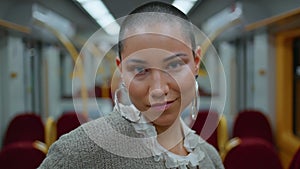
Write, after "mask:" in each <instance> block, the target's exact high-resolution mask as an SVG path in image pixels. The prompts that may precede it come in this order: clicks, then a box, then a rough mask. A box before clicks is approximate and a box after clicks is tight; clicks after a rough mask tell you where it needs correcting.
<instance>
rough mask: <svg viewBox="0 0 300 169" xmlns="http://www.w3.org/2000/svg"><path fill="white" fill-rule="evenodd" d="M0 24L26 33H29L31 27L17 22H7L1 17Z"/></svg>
mask: <svg viewBox="0 0 300 169" xmlns="http://www.w3.org/2000/svg"><path fill="white" fill-rule="evenodd" d="M0 26H2V27H5V28H8V29H12V30H15V31H18V32H22V33H26V34H30V33H31V29H30V28H29V27H26V26H22V25H18V24H15V23H12V22H8V21H5V20H2V19H0Z"/></svg>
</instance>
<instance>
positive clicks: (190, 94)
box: [173, 69, 196, 106]
mask: <svg viewBox="0 0 300 169" xmlns="http://www.w3.org/2000/svg"><path fill="white" fill-rule="evenodd" d="M173 78H174V80H175V81H176V86H177V91H178V93H180V95H181V98H182V99H181V101H182V104H183V106H187V105H188V104H189V103H190V102H191V101H192V99H193V98H194V97H195V90H196V89H195V82H196V81H195V76H194V74H193V73H192V72H191V71H190V70H188V69H187V70H185V71H182V72H181V73H180V74H177V75H175V76H173Z"/></svg>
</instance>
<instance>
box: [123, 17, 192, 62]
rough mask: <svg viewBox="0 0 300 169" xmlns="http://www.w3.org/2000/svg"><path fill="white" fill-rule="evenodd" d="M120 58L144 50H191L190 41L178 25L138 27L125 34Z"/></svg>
mask: <svg viewBox="0 0 300 169" xmlns="http://www.w3.org/2000/svg"><path fill="white" fill-rule="evenodd" d="M124 37H125V38H124V39H123V50H122V56H124V55H125V56H128V55H130V53H133V52H137V51H138V50H144V49H162V50H166V51H170V52H176V50H179V51H180V50H186V49H188V50H191V43H190V40H188V39H187V38H186V36H184V33H183V31H182V27H180V26H179V25H178V24H174V25H170V24H159V23H157V24H153V25H151V26H138V27H135V28H133V29H130V30H127V31H126V32H125V36H124Z"/></svg>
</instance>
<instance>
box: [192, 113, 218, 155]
mask: <svg viewBox="0 0 300 169" xmlns="http://www.w3.org/2000/svg"><path fill="white" fill-rule="evenodd" d="M218 124H219V114H218V113H216V112H212V111H211V112H209V110H203V111H199V112H198V115H197V118H196V120H195V122H194V124H193V125H192V129H193V130H195V131H196V133H197V134H198V135H200V136H201V137H202V138H203V139H204V140H206V141H207V142H208V143H210V144H211V145H213V146H214V147H215V148H216V149H217V150H219V146H218V133H217V127H218Z"/></svg>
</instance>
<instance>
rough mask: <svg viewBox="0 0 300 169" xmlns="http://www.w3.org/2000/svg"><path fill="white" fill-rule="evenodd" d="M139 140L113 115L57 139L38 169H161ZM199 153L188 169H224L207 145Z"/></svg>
mask: <svg viewBox="0 0 300 169" xmlns="http://www.w3.org/2000/svg"><path fill="white" fill-rule="evenodd" d="M141 137H142V136H141V135H139V134H138V133H136V131H135V129H134V128H133V126H132V125H131V123H130V122H129V121H127V120H125V119H124V118H123V117H122V116H121V115H120V114H119V113H117V112H113V113H111V114H110V115H108V116H106V117H102V118H99V119H96V120H93V121H90V122H88V123H86V124H84V125H82V126H80V127H78V128H77V129H75V130H73V131H72V132H70V133H68V134H65V135H63V136H62V137H60V139H59V140H58V141H56V142H55V143H54V144H53V145H52V146H51V147H50V149H49V152H48V154H47V157H46V159H45V160H44V161H43V163H42V164H41V166H40V167H39V168H40V169H45V168H49V169H57V168H71V169H79V168H80V169H81V168H84V169H85V168H87V169H91V168H100V169H102V168H103V169H119V168H124V169H165V168H166V167H165V163H164V161H163V160H160V161H158V162H157V161H155V160H154V157H153V156H152V155H151V151H150V150H149V149H147V148H146V146H143V143H141V142H140V141H139V139H138V138H141ZM135 138H136V139H135ZM201 149H202V151H203V152H204V153H205V157H204V159H203V160H201V161H200V163H199V166H197V167H188V168H201V169H224V167H223V164H222V161H221V159H220V157H219V155H218V153H217V151H216V150H215V149H214V148H213V147H212V146H211V145H209V144H208V143H206V142H205V143H204V144H201Z"/></svg>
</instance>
